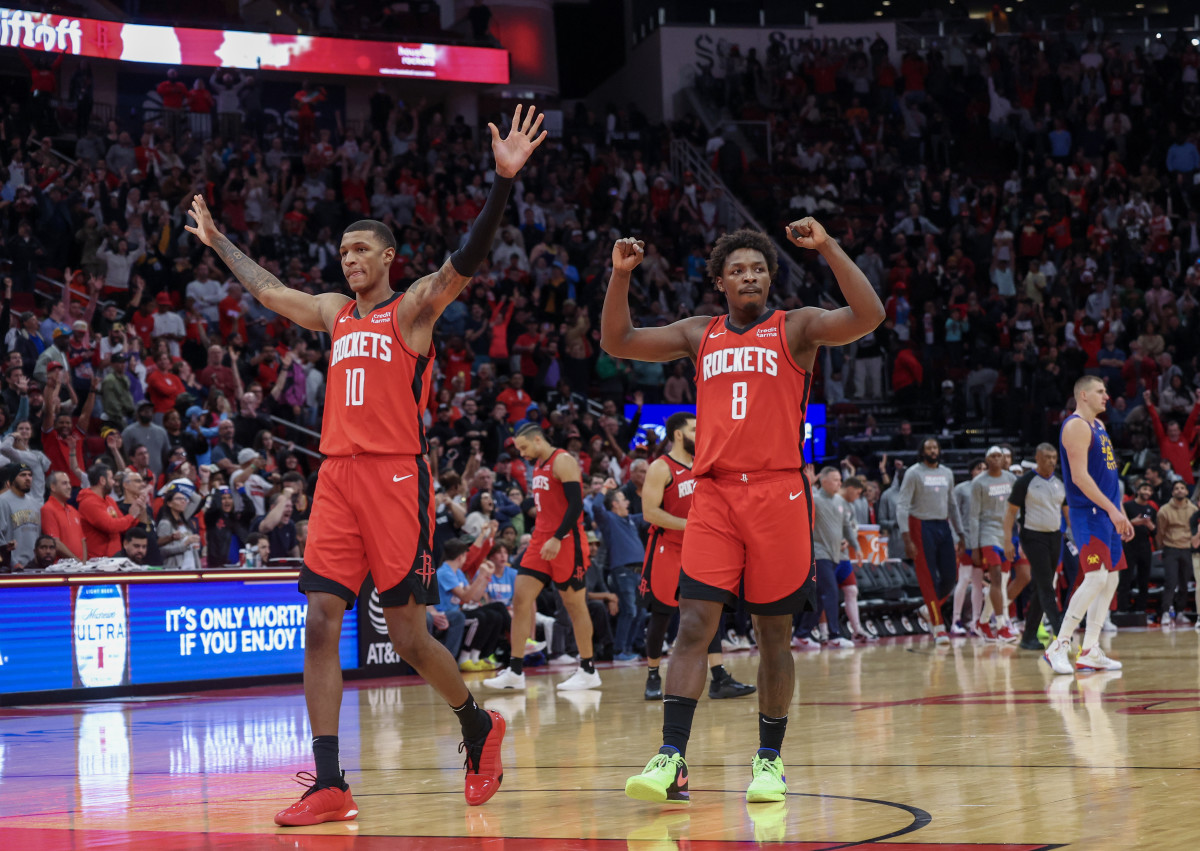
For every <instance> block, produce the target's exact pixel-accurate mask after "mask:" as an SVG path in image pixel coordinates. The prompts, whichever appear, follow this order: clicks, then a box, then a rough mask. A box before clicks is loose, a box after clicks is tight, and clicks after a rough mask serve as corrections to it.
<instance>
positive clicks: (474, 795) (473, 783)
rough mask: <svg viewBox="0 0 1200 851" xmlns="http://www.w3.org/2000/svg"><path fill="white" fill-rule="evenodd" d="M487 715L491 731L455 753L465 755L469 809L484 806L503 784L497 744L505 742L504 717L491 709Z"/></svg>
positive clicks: (464, 789)
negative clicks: (464, 752)
mask: <svg viewBox="0 0 1200 851" xmlns="http://www.w3.org/2000/svg"><path fill="white" fill-rule="evenodd" d="M487 714H488V715H489V716H490V717H491V719H492V729H491V730H489V731H488V734H487V735H486V736H484V737H483V739H482V740H481V741H479V742H472V743H468V742H462V743H461V744H460V745H459V746H458V752H459V753H462V752H463V751H466V752H467V759H466V768H467V776H466V781H465V783H464V785H463V794H464V795H465V796H466V798H467V803H468V804H470V805H471V806H472V807H478V806H479V805H480V804H484V803H487V802H488V800H490V799H491V797H492V795H495V794H496V791H497V790H498V789H499V788H500V783H501V781H503V780H504V766H503V765H501V764H500V744H501V743H502V742H503V741H504V728H505V723H504V716H502V715H501V714H500V713H499V712H497V711H496V710H494V709H489V710H488V711H487Z"/></svg>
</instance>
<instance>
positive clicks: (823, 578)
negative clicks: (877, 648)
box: [800, 467, 862, 648]
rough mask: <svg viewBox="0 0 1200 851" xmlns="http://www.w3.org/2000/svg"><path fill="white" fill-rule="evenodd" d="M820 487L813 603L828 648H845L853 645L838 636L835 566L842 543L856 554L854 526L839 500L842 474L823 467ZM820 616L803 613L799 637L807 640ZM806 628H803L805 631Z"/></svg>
mask: <svg viewBox="0 0 1200 851" xmlns="http://www.w3.org/2000/svg"><path fill="white" fill-rule="evenodd" d="M817 484H818V485H819V486H820V487H818V489H817V492H816V493H815V494H814V495H813V558H814V559H815V561H816V565H817V600H818V603H819V610H820V612H823V613H824V614H825V621H826V624H827V626H828V627H829V646H830V647H844V648H849V647H853V646H854V642H853V641H851V640H850V639H848V638H846V637H845V636H844V635H842V622H841V611H842V609H841V606H840V605H838V576H837V565H838V562H840V561H841V560H842V542H843V541H845V542H846V544H847V545H848V546H850V547H851V548H853V549H854V550H855V551H856V552H857V553H858V560H859V561H860V562H861V561H862V549H861V548H860V547H859V544H858V526H857V524H856V522H855V518H854V509H853V508H851V507H850V504H849V503H847V502H846V500H845V499H843V498H842V496H841V494H840V491H841V489H842V472H841V470H839V469H838V468H837V467H825V468H823V469H822V470H821V472H820V473H818V474H817ZM819 617H820V614H819V612H805V613H804V615H803V616H802V617H801V620H800V631H801V637H802V638H804V637H807V636H808V633H810V632H811V631H812V628H813V626H815V625H816V622H817V619H818V618H819ZM806 627H807V629H806Z"/></svg>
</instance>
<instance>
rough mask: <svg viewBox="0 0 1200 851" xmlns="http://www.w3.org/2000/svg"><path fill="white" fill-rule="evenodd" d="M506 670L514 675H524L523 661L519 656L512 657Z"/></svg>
mask: <svg viewBox="0 0 1200 851" xmlns="http://www.w3.org/2000/svg"><path fill="white" fill-rule="evenodd" d="M508 669H509V670H510V671H512V672H513V673H514V674H523V673H525V660H524V659H523V658H521V657H520V656H513V657H512V658H511V659H509V660H508Z"/></svg>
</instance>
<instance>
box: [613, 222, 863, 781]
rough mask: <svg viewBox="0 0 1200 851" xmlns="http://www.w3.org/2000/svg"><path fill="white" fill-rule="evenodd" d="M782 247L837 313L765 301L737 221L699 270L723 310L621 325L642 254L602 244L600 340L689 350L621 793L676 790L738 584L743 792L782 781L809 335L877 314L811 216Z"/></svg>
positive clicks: (802, 572)
mask: <svg viewBox="0 0 1200 851" xmlns="http://www.w3.org/2000/svg"><path fill="white" fill-rule="evenodd" d="M786 233H787V237H788V239H789V240H791V242H792V244H794V245H796V246H799V247H800V248H807V249H811V250H815V251H818V252H820V253H821V256H822V257H823V258H824V260H825V261H826V262H827V263H828V265H829V268H830V269H831V270H832V271H833V274H834V275H835V276H836V277H837V281H838V284H839V286H840V287H841V290H842V295H843V296H844V297H845V299H846V302H847V306H846V307H843V308H840V309H837V310H822V309H820V308H815V307H804V308H800V309H798V310H790V311H782V310H774V309H772V308H769V307H768V306H767V298H768V295H769V293H770V287H771V281H772V279H773V278H774V277H775V273H776V271H777V269H778V259H777V256H776V253H775V247H774V245H773V244H772V242H771V240H770V239H768V238H767V236H766V235H765V234H762V233H760V232H757V231H752V230H739V231H735V232H734V233H730V234H726V235H724V236H722V237H721V238H720V239H718V240H717V242H716V245H714V246H713V251H712V255H711V256H710V258H709V261H708V274H709V277H711V278H712V279H713V283H714V284H715V285H716V288H717V290H718V291H719V292H721V293H723V294H724V295H725V299H726V301H727V302H728V305H729V313H728V315H726V316H718V317H715V318H713V317H707V316H696V317H691V318H688V319H681V320H679V321H678V322H675V323H673V324H671V325H667V326H665V327H662V328H634V327H633V322H632V320H631V318H630V315H629V279H630V275H631V274H632V272H633V270H634V269H635V268H637V265H638V264H639V263H640V262H641V261H642V256H643V246H642V244H641V243H640V242H639V241H638V240H636V239H632V238H626V239H620V240H618V241H617V243H616V244H615V245H614V246H613V253H612V264H613V272H612V280H611V281H610V283H609V287H608V292H607V293H606V294H605V298H604V310H603V314H602V320H601V339H600V345H601V346H602V347H603V348H604V349H605V351H607V352H608V353H609V354H611V355H613V356H614V357H619V358H629V359H632V360H642V361H652V362H666V361H673V360H678V359H680V358H691V359H692V361H693V362H694V363H695V365H696V388H697V398H696V457H695V463H694V465H693V468H692V469H693V473H694V475H695V477H696V487H695V490H694V491H693V493H692V510H691V513H689V514H688V522H687V529H686V531H685V533H684V537H683V570H682V573H681V575H680V577H679V634H678V637H677V639H676V641H675V650H674V658H673V659H672V662H671V666H670V668H668V670H667V677H666V683H665V687H664V692H665V695H664V697H663V737H662V747H661V748H660V749H659V751H658V753H657V754H655V755H654V757H653V758H652V759H651V760H650V762H649V763H648V764H647V765H646V769H645V771H643V772H642V773H641V774H638V775H635V776H634V777H631V778H629V780H628V781H627V782H626V784H625V794H627V795H628V796H630V797H631V798H636V799H638V800H643V801H653V802H659V803H664V802H668V801H670V802H686V801H688V800H690V797H689V793H688V779H689V778H688V769H687V763H686V762H685V761H684V760H685V755H686V750H687V744H688V739H689V737H690V735H691V729H692V717H693V715H694V714H695V711H696V701H697V699H698V698H699V697H700V695H701V693H702V692H703V690H704V682H705V679H706V676H705V670H704V668H705V657H706V653H707V649H708V644H709V641H710V640H711V639H712V636H713V633H714V632H715V631H716V629H717V624H718V623H719V622H720V619H721V612H722V610H723V608H724V607H725V606H726V605H730V604H732V603H734V602H735V601H736V600H737V597H738V594H739V592H740V593H742V595H743V598H744V599H745V602H746V608H747V609H748V610H749V612H750V613H751V615H752V616H753V618H754V627H755V631H756V634H757V637H758V650H759V655H760V660H759V669H758V708H759V715H758V731H759V733H758V734H759V748H758V750H757V751H756V752H755V754H754V758H753V760H752V773H753V777H752V779H751V782H750V786H749V788H748V790H747V792H746V798H747V800H748V801H749V802H751V803H755V802H765V801H782V800H783V799H784V796H785V795H786V794H787V784H786V781H785V777H784V769H783V760H782V759H781V758H780V755H779V751H780V748H781V747H782V745H783V737H784V731H785V729H786V725H787V714H788V706H789V704H790V703H791V701H792V693H793V690H794V686H795V667H794V664H795V663H794V661H793V659H792V652H791V639H792V618H793V616H794V615H795V614H796V613H797V612H799V611H802V610H806V609H810V608H811V607H812V605H813V584H814V583H813V549H812V511H813V509H812V491H811V486H810V484H809V481H808V479H807V477H806V476H805V475H804V472H803V468H804V457H803V444H804V410H805V405H806V404H807V402H808V394H809V390H810V388H811V385H812V370H813V364H814V363H815V362H816V356H817V349H818V347H819V346H823V345H829V346H843V345H846V344H848V343H852V342H854V341H855V340H857V339H859V338H860V337H862V336H863V335H864V334H867V333H868V332H870V331H872V330H874V329H875V328H876V327H878V326H879V323H881V322H882V321H883V318H884V312H883V304H882V303H881V302H880V301H879V297H878V296H877V295H876V294H875V290H874V289H873V288H872V287H871V284H870V282H869V281H868V280H867V279H866V277H865V276H864V275H863V273H862V271H861V270H859V268H858V267H857V266H856V265H854V261H853V260H851V259H850V258H849V257H848V256H847V255H846V253H845V252H844V251H843V250H842V248H841V246H840V245H838V244H837V242H836V241H835V240H833V239H832V238H831V237H829V236H828V235H827V234H826V233H825V228H824V227H822V226H821V224H820V223H819V222H817V221H816V220H815V219H812V218H804V219H801V220H800V221H797V222H793V223H792V224H790V225H788V226H787V229H786Z"/></svg>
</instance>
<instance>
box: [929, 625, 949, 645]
mask: <svg viewBox="0 0 1200 851" xmlns="http://www.w3.org/2000/svg"><path fill="white" fill-rule="evenodd" d="M933 643H934V644H949V643H950V635H949V633H947V632H946V630H945V629H944V628H939V629H938V631H937V632H935V633H934V635H933Z"/></svg>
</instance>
